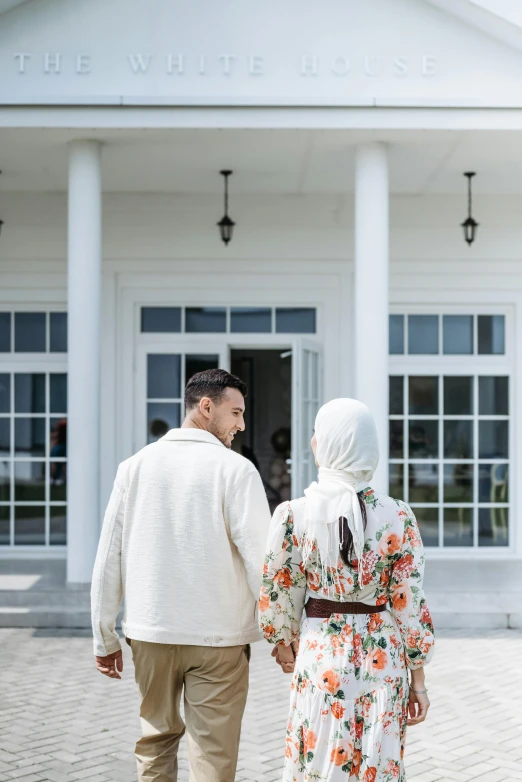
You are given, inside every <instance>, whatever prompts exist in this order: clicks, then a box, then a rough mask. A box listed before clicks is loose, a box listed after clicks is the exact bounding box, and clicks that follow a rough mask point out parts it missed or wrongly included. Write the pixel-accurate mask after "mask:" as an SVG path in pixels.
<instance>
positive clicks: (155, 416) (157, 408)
mask: <svg viewBox="0 0 522 782" xmlns="http://www.w3.org/2000/svg"><path fill="white" fill-rule="evenodd" d="M180 423H181V404H180V403H179V402H149V404H148V405H147V435H148V439H147V442H149V443H153V442H154V441H155V440H158V439H159V438H160V437H163V435H164V434H167V432H168V431H169V429H178V428H179V426H180Z"/></svg>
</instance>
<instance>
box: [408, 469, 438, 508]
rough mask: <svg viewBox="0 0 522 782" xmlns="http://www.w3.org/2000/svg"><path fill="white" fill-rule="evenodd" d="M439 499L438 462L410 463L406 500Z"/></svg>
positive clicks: (433, 500)
mask: <svg viewBox="0 0 522 782" xmlns="http://www.w3.org/2000/svg"><path fill="white" fill-rule="evenodd" d="M438 501H439V466H438V464H410V467H409V496H408V502H438Z"/></svg>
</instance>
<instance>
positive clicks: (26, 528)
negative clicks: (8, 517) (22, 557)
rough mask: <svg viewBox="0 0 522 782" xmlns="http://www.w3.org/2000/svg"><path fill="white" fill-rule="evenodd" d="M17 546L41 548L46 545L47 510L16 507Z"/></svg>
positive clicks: (15, 540)
mask: <svg viewBox="0 0 522 782" xmlns="http://www.w3.org/2000/svg"><path fill="white" fill-rule="evenodd" d="M14 542H15V545H21V546H39V545H43V544H44V543H45V508H39V507H36V508H35V507H34V506H32V507H23V506H21V507H20V506H18V507H15V539H14Z"/></svg>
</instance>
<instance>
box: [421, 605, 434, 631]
mask: <svg viewBox="0 0 522 782" xmlns="http://www.w3.org/2000/svg"><path fill="white" fill-rule="evenodd" d="M421 622H424V624H425V625H430V627H431V625H432V621H431V614H430V609H429V608H428V606H427V605H426V603H423V604H422V610H421Z"/></svg>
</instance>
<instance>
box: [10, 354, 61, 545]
mask: <svg viewBox="0 0 522 782" xmlns="http://www.w3.org/2000/svg"><path fill="white" fill-rule="evenodd" d="M66 511H67V375H66V374H65V373H64V372H46V371H37V372H2V371H1V368H0V545H1V546H21V545H47V546H53V545H64V544H65V543H66V516H67V513H66Z"/></svg>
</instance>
